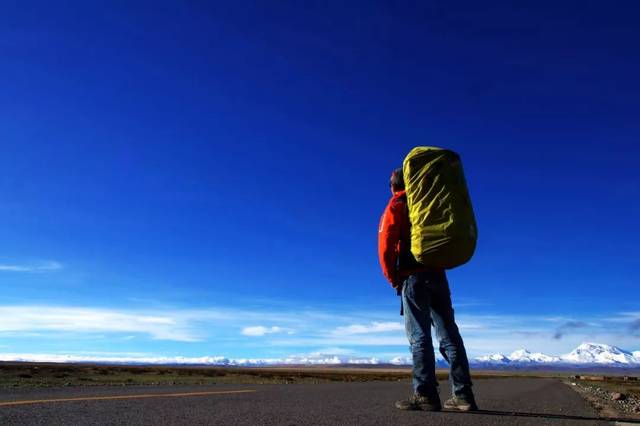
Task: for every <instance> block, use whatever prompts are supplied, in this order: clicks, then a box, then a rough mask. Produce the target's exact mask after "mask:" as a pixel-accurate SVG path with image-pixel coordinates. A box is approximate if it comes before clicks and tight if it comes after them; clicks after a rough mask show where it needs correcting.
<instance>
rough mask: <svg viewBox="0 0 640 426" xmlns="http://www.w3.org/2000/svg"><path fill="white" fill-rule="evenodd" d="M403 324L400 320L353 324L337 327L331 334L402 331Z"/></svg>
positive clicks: (345, 334) (344, 334) (346, 334)
mask: <svg viewBox="0 0 640 426" xmlns="http://www.w3.org/2000/svg"><path fill="white" fill-rule="evenodd" d="M403 330H404V325H403V324H402V323H401V322H372V323H371V324H368V325H362V324H353V325H348V326H342V327H337V328H336V329H335V330H333V332H332V334H334V335H337V336H348V335H352V334H368V333H384V332H388V331H403Z"/></svg>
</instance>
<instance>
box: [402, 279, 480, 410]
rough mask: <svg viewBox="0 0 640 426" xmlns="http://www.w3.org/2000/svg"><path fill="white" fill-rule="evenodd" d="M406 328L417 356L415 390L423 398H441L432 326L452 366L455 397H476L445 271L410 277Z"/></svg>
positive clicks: (406, 289)
mask: <svg viewBox="0 0 640 426" xmlns="http://www.w3.org/2000/svg"><path fill="white" fill-rule="evenodd" d="M402 307H403V310H404V324H405V330H406V332H407V337H408V339H409V344H410V345H411V354H412V355H413V390H414V392H415V393H416V394H419V395H427V396H432V395H437V392H438V381H437V380H436V363H435V355H434V353H433V343H432V342H431V325H433V327H434V329H435V331H436V337H437V338H438V341H439V342H440V353H441V354H442V356H443V357H444V359H445V360H446V361H447V362H448V363H449V380H450V382H451V389H452V392H453V395H454V396H468V397H472V396H473V393H472V391H471V377H470V374H469V361H468V360H467V353H466V351H465V349H464V343H463V342H462V337H460V332H459V331H458V326H457V325H456V322H455V319H454V317H453V307H452V305H451V292H450V291H449V282H448V281H447V276H446V274H445V272H444V271H435V272H434V271H429V272H421V273H417V274H415V275H410V276H409V277H408V278H407V279H406V280H405V281H404V284H403V286H402Z"/></svg>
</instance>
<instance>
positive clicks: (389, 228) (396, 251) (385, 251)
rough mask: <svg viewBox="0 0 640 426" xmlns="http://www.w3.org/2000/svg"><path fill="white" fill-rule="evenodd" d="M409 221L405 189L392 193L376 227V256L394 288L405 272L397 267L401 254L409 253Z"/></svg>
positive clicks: (399, 282)
mask: <svg viewBox="0 0 640 426" xmlns="http://www.w3.org/2000/svg"><path fill="white" fill-rule="evenodd" d="M410 247H411V223H410V222H409V210H408V208H407V196H406V194H405V191H398V192H396V193H394V194H393V197H391V200H389V204H387V208H386V209H385V210H384V214H383V215H382V218H381V219H380V226H379V228H378V258H379V260H380V266H381V267H382V273H383V274H384V276H385V277H386V278H387V280H388V281H389V283H391V285H392V286H393V287H394V288H396V287H398V286H399V285H400V284H401V283H402V279H403V278H405V276H406V275H407V274H405V273H403V271H402V268H399V266H401V265H398V263H399V261H400V260H401V258H402V257H404V256H403V255H407V254H410ZM411 257H413V256H411Z"/></svg>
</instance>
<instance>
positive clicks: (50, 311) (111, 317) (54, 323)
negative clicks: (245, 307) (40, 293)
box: [0, 306, 201, 342]
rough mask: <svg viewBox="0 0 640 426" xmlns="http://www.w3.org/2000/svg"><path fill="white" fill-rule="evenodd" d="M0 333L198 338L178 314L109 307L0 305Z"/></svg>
mask: <svg viewBox="0 0 640 426" xmlns="http://www.w3.org/2000/svg"><path fill="white" fill-rule="evenodd" d="M0 318H2V321H1V322H0V333H2V332H14V333H15V332H34V331H36V332H37V331H58V332H75V333H96V332H98V333H144V334H148V335H150V336H151V337H152V338H154V339H161V340H175V341H181V342H194V341H199V340H201V339H200V338H199V337H198V336H197V335H196V333H195V332H194V330H192V329H191V327H190V326H189V324H188V323H187V322H185V321H184V320H183V319H182V318H180V317H172V316H171V315H160V314H156V315H152V314H144V313H142V314H141V313H130V312H123V311H117V310H109V309H97V308H76V307H51V306H0Z"/></svg>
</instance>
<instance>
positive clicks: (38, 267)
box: [0, 260, 62, 272]
mask: <svg viewBox="0 0 640 426" xmlns="http://www.w3.org/2000/svg"><path fill="white" fill-rule="evenodd" d="M59 269H62V264H61V263H60V262H56V261H54V260H48V261H45V262H39V263H33V264H28V265H16V264H6V263H5V264H0V272H48V271H57V270H59Z"/></svg>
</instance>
